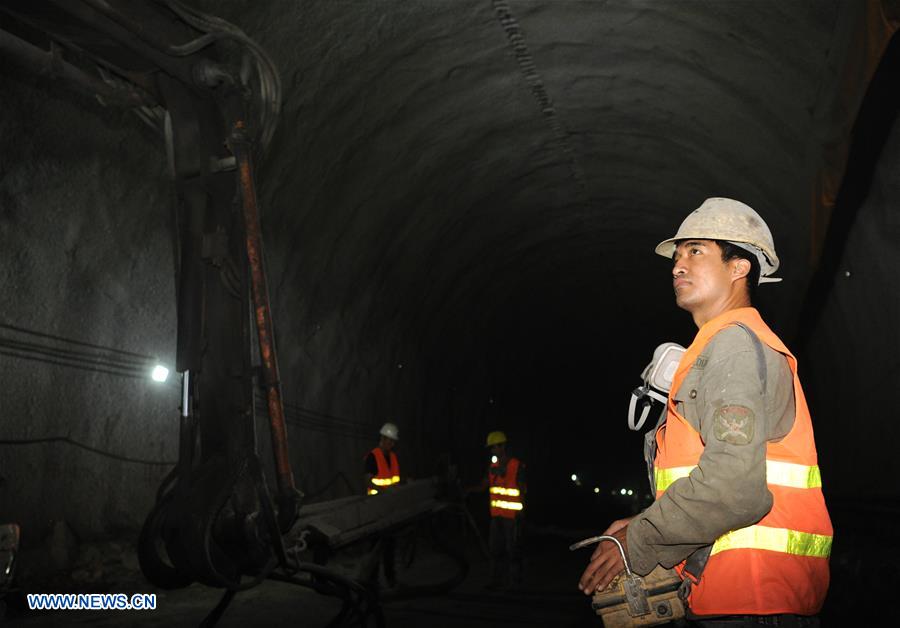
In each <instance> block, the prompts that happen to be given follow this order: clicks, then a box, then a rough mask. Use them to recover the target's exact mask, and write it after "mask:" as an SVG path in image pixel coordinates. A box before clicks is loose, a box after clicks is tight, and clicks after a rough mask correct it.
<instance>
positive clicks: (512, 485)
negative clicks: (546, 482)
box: [488, 458, 524, 519]
mask: <svg viewBox="0 0 900 628" xmlns="http://www.w3.org/2000/svg"><path fill="white" fill-rule="evenodd" d="M519 464H520V463H519V459H518V458H509V459H507V461H506V474H505V475H500V473H499V470H500V463H499V462H495V463H493V464H491V469H490V472H489V473H488V478H489V479H490V485H491V486H490V498H491V516H492V517H506V518H507V519H515V518H516V515H518V514H519V513H520V512H521V511H522V509H523V508H524V505H523V503H522V492H521V489H520V488H519V485H518V483H517V482H516V476H517V475H518V473H519Z"/></svg>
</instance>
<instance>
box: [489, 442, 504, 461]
mask: <svg viewBox="0 0 900 628" xmlns="http://www.w3.org/2000/svg"><path fill="white" fill-rule="evenodd" d="M505 453H506V444H505V443H500V444H499V445H491V455H492V456H497V458H498V459H499V458H503V455H504V454H505Z"/></svg>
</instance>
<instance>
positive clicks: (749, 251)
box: [579, 198, 832, 628]
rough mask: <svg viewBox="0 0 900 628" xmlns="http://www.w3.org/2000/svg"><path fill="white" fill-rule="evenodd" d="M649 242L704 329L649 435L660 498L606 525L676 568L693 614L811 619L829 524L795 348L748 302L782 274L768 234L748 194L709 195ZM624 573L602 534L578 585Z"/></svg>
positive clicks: (700, 619)
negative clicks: (674, 227)
mask: <svg viewBox="0 0 900 628" xmlns="http://www.w3.org/2000/svg"><path fill="white" fill-rule="evenodd" d="M656 252H657V253H658V254H660V255H662V256H664V257H670V258H671V259H672V261H673V262H674V264H673V267H672V278H673V288H674V292H675V302H676V304H677V305H678V307H680V308H681V309H683V310H686V311H688V312H690V313H691V315H692V316H693V320H694V323H695V324H696V326H697V327H698V328H699V331H698V332H697V335H696V337H695V338H694V341H693V343H692V344H691V345H690V347H688V349H687V351H686V352H685V354H684V355H683V357H682V359H681V362H680V363H679V365H678V369H677V370H676V372H675V376H674V378H673V382H672V387H671V390H670V391H669V398H668V410H667V413H666V414H665V415H664V417H661V419H660V424H659V425H658V426H657V429H656V431H655V439H654V438H653V437H650V438H648V441H647V442H648V447H649V448H650V449H651V451H650V452H648V455H649V456H650V457H649V458H648V459H649V460H653V461H654V467H655V473H653V474H651V477H653V478H654V479H655V484H656V487H655V488H656V501H655V502H654V503H653V504H652V505H651V506H650V507H648V508H647V509H646V510H644V511H643V512H642V513H641V514H639V515H637V516H635V517H633V518H631V519H622V520H619V521H615V522H613V523H612V524H611V525H610V526H609V528H608V529H607V530H606V532H605V534H610V535H613V536H615V537H616V538H617V539H618V540H619V541H621V542H622V543H623V545H624V548H625V552H626V554H627V556H628V559H629V562H630V563H631V567H632V569H633V570H634V571H635V572H637V573H638V574H640V575H644V574H647V573H649V572H650V571H651V570H653V569H654V568H655V567H656V565H657V564H659V565H662V566H663V567H666V568H669V567H673V566H676V569H677V570H678V572H679V574H680V575H681V577H682V578H683V579H684V580H683V581H682V594H683V596H685V597H686V599H687V602H688V610H687V612H688V618H689V619H692V620H694V621H695V622H696V625H699V626H705V627H709V628H712V627H718V626H725V625H727V626H730V627H731V626H734V627H736V626H757V625H759V624H761V623H764V624H766V625H780V626H818V625H819V620H818V617H817V613H818V612H819V610H820V609H821V607H822V603H823V601H824V598H825V593H826V591H827V589H828V582H829V568H828V558H829V555H830V552H831V541H832V527H831V520H830V518H829V516H828V511H827V509H826V506H825V500H824V498H823V495H822V481H821V476H820V473H819V467H818V465H817V457H816V446H815V440H814V438H813V428H812V423H811V420H810V413H809V409H808V408H807V404H806V400H805V398H804V395H803V389H802V388H801V386H800V381H799V379H798V377H797V360H796V358H795V357H794V356H793V355H792V354H791V352H790V351H789V350H788V349H787V347H785V345H784V343H782V342H781V340H779V339H778V337H777V336H776V335H775V334H774V333H773V332H772V330H771V329H769V327H768V326H767V325H766V323H765V322H763V320H762V318H761V317H760V314H759V312H758V311H757V310H756V309H755V308H754V307H753V306H752V304H751V299H752V298H753V296H754V294H755V288H756V286H757V284H758V283H766V282H770V281H778V280H777V279H773V278H771V277H770V275H771V274H772V273H773V272H775V271H776V270H777V269H778V264H779V262H778V257H777V256H776V254H775V245H774V242H773V239H772V234H771V232H770V231H769V228H768V226H767V225H766V223H765V222H764V221H763V220H762V218H761V217H760V216H759V215H758V214H757V213H756V212H755V211H754V210H753V209H752V208H750V207H749V206H747V205H745V204H744V203H741V202H738V201H735V200H731V199H726V198H710V199H707V200H706V201H704V203H703V204H702V205H701V206H700V207H699V208H698V209H696V210H695V211H694V212H693V213H691V214H690V215H688V217H687V218H686V219H685V220H684V222H682V223H681V226H680V227H679V229H678V233H677V234H676V235H675V237H673V238H670V239H668V240H665V241H663V242H661V243H660V244H659V245H658V246H657V247H656ZM653 450H655V451H653ZM622 570H623V561H622V559H621V557H620V553H619V550H618V549H617V548H616V547H615V545H614V544H613V543H612V542H609V541H606V542H603V543H601V544H600V545H599V546H598V547H597V548H596V550H595V551H594V553H593V555H592V556H591V560H590V563H589V564H588V567H587V569H585V571H584V573H583V574H582V576H581V580H580V582H579V588H580V589H581V590H582V592H584V593H585V594H588V595H590V594H592V593H593V592H594V591H596V590H602V589H603V588H605V587H606V585H607V584H608V583H609V582H610V581H611V580H612V578H613V577H614V576H616V575H617V574H618V573H620V572H621V571H622ZM761 616H767V617H761Z"/></svg>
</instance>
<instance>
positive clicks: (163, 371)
mask: <svg viewBox="0 0 900 628" xmlns="http://www.w3.org/2000/svg"><path fill="white" fill-rule="evenodd" d="M150 377H152V378H153V381H154V382H164V381H166V380H167V379H169V369H167V368H166V367H164V366H163V365H162V364H157V365H156V366H154V367H153V372H152V373H150Z"/></svg>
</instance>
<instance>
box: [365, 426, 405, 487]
mask: <svg viewBox="0 0 900 628" xmlns="http://www.w3.org/2000/svg"><path fill="white" fill-rule="evenodd" d="M378 434H379V435H380V438H379V439H378V446H377V447H375V448H374V449H372V451H370V452H369V453H368V455H367V456H366V461H365V477H366V493H367V494H368V495H377V494H378V493H379V492H380V491H385V490H387V489H388V488H390V487H391V486H393V485H395V484H397V483H399V482H400V461H399V460H398V459H397V452H395V451H394V447H395V446H396V445H397V442H398V441H399V440H400V430H398V429H397V426H396V425H394V424H393V423H385V424H384V425H382V426H381V431H379V432H378Z"/></svg>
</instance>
